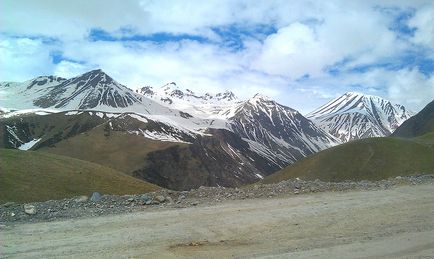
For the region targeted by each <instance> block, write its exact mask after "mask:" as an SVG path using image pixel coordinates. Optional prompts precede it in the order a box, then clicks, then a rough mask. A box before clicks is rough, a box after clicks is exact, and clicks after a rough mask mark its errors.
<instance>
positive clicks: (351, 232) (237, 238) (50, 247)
mask: <svg viewBox="0 0 434 259" xmlns="http://www.w3.org/2000/svg"><path fill="white" fill-rule="evenodd" d="M433 197H434V186H433V185H432V184H431V183H428V184H421V185H412V186H408V185H407V186H398V187H394V188H392V189H388V190H375V191H349V192H323V193H309V194H303V195H293V196H289V197H273V198H254V199H245V200H227V201H224V202H222V203H219V204H212V205H209V204H199V205H197V206H193V207H187V208H159V209H151V210H147V211H141V212H132V213H125V214H118V215H107V216H99V217H88V218H78V219H65V220H60V221H55V222H38V223H20V224H12V225H2V226H0V257H6V258H8V257H11V258H12V257H13V258H51V257H67V258H68V257H73V258H89V257H92V258H162V257H163V258H171V257H176V258H179V257H181V258H182V257H188V258H191V257H196V258H201V257H203V258H221V257H237V258H250V257H259V258H261V257H264V258H268V257H272V258H276V257H277V258H288V257H291V258H314V257H323V258H354V257H357V258H360V257H410V258H413V257H415V258H425V257H426V258H431V257H432V256H433V255H434V245H433V242H434V213H433V209H434V199H433Z"/></svg>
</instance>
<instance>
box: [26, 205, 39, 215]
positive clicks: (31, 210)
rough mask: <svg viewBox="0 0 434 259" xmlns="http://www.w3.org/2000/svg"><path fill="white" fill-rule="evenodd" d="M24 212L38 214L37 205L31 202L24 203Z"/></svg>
mask: <svg viewBox="0 0 434 259" xmlns="http://www.w3.org/2000/svg"><path fill="white" fill-rule="evenodd" d="M24 212H25V213H26V214H28V215H35V214H36V207H35V206H34V205H31V204H24Z"/></svg>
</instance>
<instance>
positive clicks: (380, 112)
mask: <svg viewBox="0 0 434 259" xmlns="http://www.w3.org/2000/svg"><path fill="white" fill-rule="evenodd" d="M413 114H414V113H413V112H411V111H409V110H407V109H406V108H405V107H404V106H402V105H399V104H393V103H391V102H390V101H388V100H385V99H383V98H380V97H378V96H372V95H365V94H361V93H355V92H348V93H345V94H344V95H342V96H340V97H338V98H336V99H334V100H332V101H330V102H328V103H327V104H325V105H323V106H321V107H320V108H318V109H316V110H315V111H313V112H311V113H309V114H308V115H307V116H306V117H307V118H308V119H311V120H312V121H314V122H315V124H317V125H318V126H319V127H320V128H322V129H323V130H325V131H327V132H329V133H330V134H332V135H333V136H335V137H337V138H339V139H340V140H342V141H344V142H346V141H350V140H354V139H361V138H368V137H383V136H388V135H390V134H391V133H393V131H394V130H395V129H396V128H398V127H399V125H401V124H402V123H403V122H404V121H405V120H407V119H408V118H410V117H411V116H413Z"/></svg>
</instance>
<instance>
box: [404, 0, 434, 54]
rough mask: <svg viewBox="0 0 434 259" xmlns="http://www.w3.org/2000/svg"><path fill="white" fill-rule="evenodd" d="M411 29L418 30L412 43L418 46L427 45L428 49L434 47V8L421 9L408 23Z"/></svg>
mask: <svg viewBox="0 0 434 259" xmlns="http://www.w3.org/2000/svg"><path fill="white" fill-rule="evenodd" d="M408 25H409V26H410V27H413V28H416V32H415V33H414V37H413V38H412V41H413V42H414V43H416V44H422V45H425V46H426V47H428V48H431V49H432V48H433V46H434V39H433V38H434V14H433V6H432V5H431V6H426V8H422V9H419V10H418V11H417V12H416V14H415V15H414V17H413V18H411V19H410V21H409V22H408Z"/></svg>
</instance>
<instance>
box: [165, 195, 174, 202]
mask: <svg viewBox="0 0 434 259" xmlns="http://www.w3.org/2000/svg"><path fill="white" fill-rule="evenodd" d="M166 202H167V203H169V204H172V203H173V199H172V197H170V196H167V197H166Z"/></svg>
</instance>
